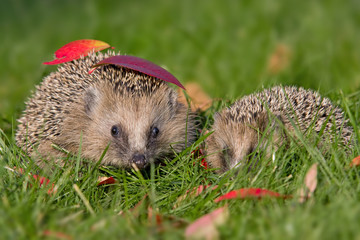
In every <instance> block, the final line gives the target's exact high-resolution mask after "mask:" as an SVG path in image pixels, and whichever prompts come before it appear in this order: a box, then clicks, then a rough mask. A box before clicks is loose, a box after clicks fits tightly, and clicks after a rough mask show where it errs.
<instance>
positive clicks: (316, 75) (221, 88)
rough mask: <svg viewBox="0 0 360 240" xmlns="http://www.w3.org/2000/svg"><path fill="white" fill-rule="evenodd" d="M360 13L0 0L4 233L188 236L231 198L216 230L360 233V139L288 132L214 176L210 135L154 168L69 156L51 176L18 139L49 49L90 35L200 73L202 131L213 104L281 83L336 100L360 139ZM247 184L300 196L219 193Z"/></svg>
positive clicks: (257, 4) (196, 78)
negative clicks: (346, 145) (269, 153)
mask: <svg viewBox="0 0 360 240" xmlns="http://www.w3.org/2000/svg"><path fill="white" fill-rule="evenodd" d="M359 11H360V2H358V1H355V0H353V1H350V0H349V1H340V0H328V1H295V0H283V1H275V0H265V1H247V0H246V1H235V0H234V1H215V0H209V1H206V2H205V1H191V0H182V1H166V0H156V1H145V0H143V1H141V0H135V1H95V0H90V1H85V0H83V1H81V0H80V1H72V0H63V1H55V0H52V1H46V0H34V1H26V0H17V1H10V0H5V1H3V2H2V7H1V8H0V32H1V33H2V34H1V35H2V36H1V37H0V46H1V47H0V55H1V56H3V57H2V58H1V60H0V62H1V64H0V86H1V87H0V176H1V177H0V192H1V195H0V198H1V199H0V238H1V239H39V238H53V239H64V238H65V239H66V238H69V237H72V238H73V239H99V238H104V239H105V238H107V239H119V238H125V239H145V238H146V239H148V238H153V239H158V238H161V239H170V238H171V239H176V238H179V239H182V238H184V231H185V228H186V226H187V225H188V224H190V223H191V222H193V221H194V220H195V219H197V218H199V217H201V216H203V215H204V214H206V213H209V212H211V211H213V210H215V209H216V208H219V207H221V206H224V205H225V204H226V206H227V207H228V209H229V216H228V217H227V218H226V220H225V222H224V223H223V224H221V225H220V226H219V227H218V231H219V235H220V238H221V239H240V238H246V239H360V230H359V227H358V223H359V222H360V204H359V201H360V175H359V174H360V172H359V169H358V168H355V167H349V163H350V162H351V160H352V158H354V157H356V156H358V155H360V149H359V146H358V145H355V146H354V148H353V149H352V150H351V152H350V153H349V154H346V152H345V151H344V150H343V149H341V148H339V147H337V146H336V145H335V144H333V145H331V146H329V148H330V150H329V152H328V153H326V154H322V153H321V152H320V151H319V150H318V149H317V148H316V147H314V146H313V145H311V144H307V142H306V141H305V144H299V143H298V142H291V144H290V147H289V148H288V149H283V148H281V149H280V150H279V151H278V152H277V153H276V157H275V161H274V162H272V163H269V159H266V158H265V157H260V159H259V160H260V161H259V162H260V164H259V166H258V167H257V168H256V169H254V170H252V171H250V172H248V171H247V169H240V170H239V171H240V172H239V173H238V174H234V172H229V173H228V174H225V175H223V176H218V175H216V174H215V173H214V172H213V171H209V170H204V169H203V168H202V167H201V166H200V165H199V164H197V163H198V162H199V160H200V159H198V158H197V157H196V156H194V155H192V154H191V152H192V151H193V150H194V149H195V148H196V147H198V146H201V144H202V142H203V140H204V137H201V138H200V139H199V141H198V142H197V143H196V144H194V145H193V146H191V147H190V148H188V149H186V150H185V151H184V152H182V153H180V154H179V155H178V156H176V158H175V159H169V160H168V161H167V162H166V164H165V165H163V166H152V167H151V169H149V171H144V172H137V171H134V170H133V171H125V170H119V169H114V168H105V167H101V168H100V169H99V168H98V166H96V165H94V164H90V163H89V164H81V163H82V162H86V160H85V159H80V158H78V157H77V156H73V157H72V158H73V160H74V161H75V162H76V166H75V167H70V166H69V167H66V168H58V169H57V168H56V169H55V170H54V172H53V173H52V174H47V173H42V172H38V169H37V168H36V166H34V164H32V162H33V161H32V160H31V159H28V158H27V157H26V156H23V155H22V154H21V151H20V149H18V148H17V147H16V145H15V141H14V131H15V129H16V119H17V118H18V117H19V116H20V114H21V111H22V110H23V109H24V107H25V105H24V101H25V100H26V99H27V98H28V97H29V96H30V94H31V92H32V91H33V90H35V85H37V84H39V83H40V82H41V79H42V78H43V77H44V76H46V75H47V74H49V73H50V72H52V71H55V70H56V66H46V65H43V64H42V62H45V61H50V60H52V59H53V53H54V52H55V51H56V50H57V49H58V48H59V47H61V46H62V45H64V44H66V43H68V42H71V41H73V40H77V39H87V38H89V39H99V40H102V41H105V42H108V43H110V44H111V45H112V46H114V47H115V49H116V50H118V51H120V52H122V53H125V54H129V55H135V56H139V57H142V58H145V59H148V60H151V61H153V62H155V63H157V64H159V65H161V66H165V67H166V68H167V69H168V70H169V71H170V72H171V73H173V74H174V75H175V76H176V77H177V78H178V79H179V80H180V81H181V82H182V83H184V84H185V83H188V82H196V83H198V84H199V85H200V86H201V87H202V88H203V90H204V91H205V92H206V93H207V94H208V95H209V96H210V97H211V98H213V99H214V102H213V104H212V106H211V107H210V108H209V109H208V110H206V111H205V112H201V113H200V114H201V121H202V123H203V124H202V125H203V126H204V128H205V129H208V128H210V125H209V124H208V123H211V122H212V116H213V114H214V113H215V112H216V111H218V110H219V109H221V108H222V107H224V106H226V105H228V103H229V102H232V101H234V99H236V98H238V97H241V96H244V95H246V94H249V93H252V92H254V91H258V90H260V89H261V88H262V87H266V88H267V87H271V86H274V85H276V84H283V85H297V86H302V87H305V88H312V89H315V90H318V91H319V92H320V93H321V94H322V95H324V96H327V97H329V98H330V99H331V100H332V101H333V103H335V104H336V105H339V106H341V107H342V108H343V109H344V111H345V113H346V116H347V117H348V118H350V122H351V125H352V126H353V128H354V129H355V131H357V135H356V138H357V141H358V142H359V141H360V138H359V134H358V133H359V131H358V128H357V126H358V125H359V115H360V94H359V93H360V48H359V47H358V45H359V39H360V31H359V30H358V28H359V26H360V15H359ZM203 132H205V131H203ZM194 162H195V164H194ZM313 163H318V176H317V180H318V184H317V188H316V190H315V192H314V194H313V196H312V197H311V198H310V199H309V200H308V201H306V202H305V203H299V201H298V198H297V197H296V195H297V193H298V190H299V189H300V188H301V187H302V185H303V182H304V178H305V175H306V173H307V171H308V170H309V168H310V166H311V165H312V164H313ZM5 166H9V167H11V168H13V167H14V166H16V167H18V168H20V167H21V168H23V169H25V173H24V174H22V175H19V174H16V173H14V172H12V171H9V170H8V169H5V168H4V167H5ZM30 172H31V174H36V173H39V174H41V175H44V176H46V177H47V178H49V180H50V182H51V183H54V184H55V185H56V187H57V191H56V193H55V192H54V193H51V194H48V190H49V189H48V188H46V187H39V186H38V184H37V183H36V182H34V181H33V179H32V178H29V177H28V175H29V173H30ZM99 176H113V177H114V179H116V181H117V183H116V184H114V185H111V186H107V185H101V186H97V181H98V177H99ZM30 184H31V185H32V187H30ZM208 184H210V185H218V188H217V190H216V191H212V190H211V188H208V189H207V190H206V191H205V192H203V193H202V194H201V195H199V196H197V197H190V196H188V197H187V198H186V199H185V200H184V201H181V202H177V199H178V198H179V197H181V196H183V195H184V194H185V193H186V191H187V190H189V189H192V188H194V187H197V186H199V185H208ZM50 186H51V184H50ZM248 187H253V188H266V189H269V190H272V191H276V192H278V193H281V194H283V195H294V196H295V197H294V198H292V199H285V200H283V199H274V198H268V199H262V200H256V199H255V200H254V199H245V200H229V201H225V202H219V203H215V202H214V199H215V198H217V197H218V196H219V195H221V194H225V193H227V192H229V191H231V190H234V189H239V188H248ZM145 195H146V196H147V197H145V200H144V201H143V203H142V204H140V205H138V207H137V208H135V209H134V206H135V205H136V204H137V203H138V202H139V201H141V200H142V199H143V198H144V196H145ZM148 209H152V211H153V214H152V215H151V214H149V211H148ZM119 213H121V214H119ZM156 216H158V217H159V216H160V217H161V219H162V220H161V226H159V223H157V221H156V219H157V218H156ZM49 232H50V233H49ZM56 233H58V234H60V233H61V234H63V235H54V234H56ZM46 234H50V235H51V236H48V235H46Z"/></svg>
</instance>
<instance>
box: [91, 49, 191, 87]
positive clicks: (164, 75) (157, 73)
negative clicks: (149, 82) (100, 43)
mask: <svg viewBox="0 0 360 240" xmlns="http://www.w3.org/2000/svg"><path fill="white" fill-rule="evenodd" d="M106 64H113V65H117V66H120V67H124V68H129V69H132V70H135V71H138V72H141V73H144V74H146V75H149V76H153V77H156V78H159V79H161V80H164V81H165V82H169V83H173V84H175V85H177V86H179V87H181V88H182V89H184V90H185V88H184V86H183V85H182V84H181V83H180V82H179V80H177V79H176V78H175V77H174V76H173V75H172V74H171V73H169V72H168V71H166V70H165V69H163V68H162V67H160V66H158V65H156V64H154V63H152V62H150V61H148V60H145V59H142V58H139V57H135V56H125V55H117V56H113V57H109V58H106V59H104V60H102V61H100V62H98V63H97V64H95V65H94V66H92V69H91V70H90V71H89V74H91V73H92V72H93V71H94V70H95V69H96V68H97V67H99V66H102V65H106Z"/></svg>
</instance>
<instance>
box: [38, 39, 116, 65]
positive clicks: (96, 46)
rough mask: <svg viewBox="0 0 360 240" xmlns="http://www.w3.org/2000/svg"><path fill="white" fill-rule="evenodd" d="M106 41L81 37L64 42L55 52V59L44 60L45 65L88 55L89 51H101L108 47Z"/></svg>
mask: <svg viewBox="0 0 360 240" xmlns="http://www.w3.org/2000/svg"><path fill="white" fill-rule="evenodd" d="M109 47H110V45H109V44H107V43H106V42H103V41H99V40H92V39H82V40H76V41H73V42H70V43H68V44H65V45H64V46H62V47H61V48H60V49H58V50H57V51H56V52H55V57H56V59H55V60H53V61H50V62H44V63H43V64H46V65H55V64H60V63H64V62H70V61H73V60H76V59H79V58H80V57H81V56H86V55H88V54H89V53H90V52H91V51H95V52H97V51H101V50H104V49H106V48H109Z"/></svg>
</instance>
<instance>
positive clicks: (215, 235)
mask: <svg viewBox="0 0 360 240" xmlns="http://www.w3.org/2000/svg"><path fill="white" fill-rule="evenodd" d="M228 218H229V210H228V207H227V205H225V206H224V207H221V208H218V209H215V210H214V211H212V212H211V213H208V214H206V215H204V216H202V217H200V218H198V219H197V220H195V221H194V222H193V223H191V224H190V225H189V226H188V227H187V228H186V230H185V237H186V238H187V239H194V238H195V239H207V240H209V239H219V232H218V230H217V227H218V226H220V225H222V224H224V223H225V221H226V220H227V219H228Z"/></svg>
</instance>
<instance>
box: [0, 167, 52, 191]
mask: <svg viewBox="0 0 360 240" xmlns="http://www.w3.org/2000/svg"><path fill="white" fill-rule="evenodd" d="M5 168H6V169H8V170H10V171H12V172H15V173H17V174H18V175H23V174H24V173H25V171H24V169H22V168H14V169H11V168H9V167H5ZM29 175H30V176H31V177H32V178H33V179H34V180H36V183H37V184H38V185H39V187H49V190H48V192H47V193H48V194H49V195H51V194H55V193H56V192H57V186H55V184H54V183H51V182H50V180H49V179H47V178H46V177H42V176H39V175H36V174H34V175H33V174H31V173H29ZM50 183H51V185H50ZM30 186H31V184H30Z"/></svg>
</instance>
